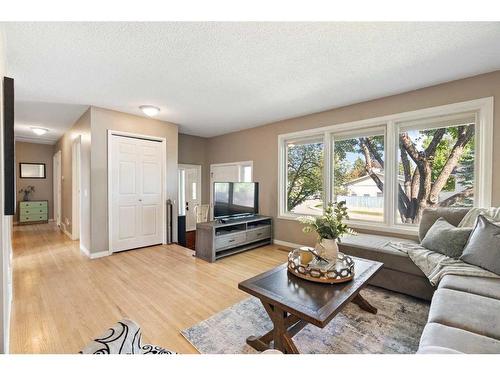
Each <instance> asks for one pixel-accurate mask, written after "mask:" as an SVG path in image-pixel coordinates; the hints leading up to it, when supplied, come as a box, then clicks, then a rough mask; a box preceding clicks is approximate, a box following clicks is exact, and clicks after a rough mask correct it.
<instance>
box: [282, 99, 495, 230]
mask: <svg viewBox="0 0 500 375" xmlns="http://www.w3.org/2000/svg"><path fill="white" fill-rule="evenodd" d="M492 111H493V100H492V99H491V98H485V99H478V100H473V101H469V102H463V103H457V104H451V105H446V106H442V107H434V108H428V109H423V110H418V111H414V112H406V113H401V114H395V115H389V116H384V117H379V118H375V119H369V120H363V121H359V122H353V123H346V124H339V125H333V126H328V127H324V128H320V129H312V130H306V131H303V132H297V133H293V134H289V135H287V134H284V135H280V136H279V139H278V142H279V147H280V154H279V155H280V156H279V163H280V165H279V176H280V177H279V194H280V199H279V207H278V208H279V217H281V218H290V219H295V218H296V217H297V216H301V215H312V216H314V215H320V214H322V213H323V208H324V207H325V205H326V204H328V203H329V202H338V201H345V202H346V206H347V209H348V215H349V221H350V225H352V226H353V227H355V228H356V227H360V228H363V227H367V228H368V227H374V228H376V229H377V230H386V231H402V232H405V233H406V232H414V231H415V230H416V228H417V225H418V224H419V222H420V218H421V215H422V212H423V210H424V209H426V208H437V207H472V206H489V205H491V185H492V182H491V173H492V147H493V145H492V135H493V120H492Z"/></svg>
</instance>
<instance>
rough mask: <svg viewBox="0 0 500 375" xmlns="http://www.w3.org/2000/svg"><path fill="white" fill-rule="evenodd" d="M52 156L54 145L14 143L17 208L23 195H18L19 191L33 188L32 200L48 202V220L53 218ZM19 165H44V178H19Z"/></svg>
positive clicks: (17, 215) (17, 218)
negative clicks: (28, 187) (30, 186)
mask: <svg viewBox="0 0 500 375" xmlns="http://www.w3.org/2000/svg"><path fill="white" fill-rule="evenodd" d="M53 155H54V145H46V144H40V143H27V142H16V164H15V170H16V194H17V195H16V200H17V203H18V205H17V207H18V208H19V201H22V199H23V196H24V194H20V193H19V189H21V188H25V187H26V186H28V185H32V186H34V187H35V192H34V193H33V194H32V195H31V199H32V200H47V201H49V219H53V218H54V190H53V178H52V167H53V165H52V164H53V163H52V157H53ZM19 163H43V164H45V178H44V179H38V178H20V172H19ZM16 220H19V209H17V211H16Z"/></svg>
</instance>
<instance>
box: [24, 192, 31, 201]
mask: <svg viewBox="0 0 500 375" xmlns="http://www.w3.org/2000/svg"><path fill="white" fill-rule="evenodd" d="M29 200H30V193H27V192H24V197H23V201H25V202H28V201H29Z"/></svg>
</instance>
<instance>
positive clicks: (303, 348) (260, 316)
mask: <svg viewBox="0 0 500 375" xmlns="http://www.w3.org/2000/svg"><path fill="white" fill-rule="evenodd" d="M361 294H362V295H363V297H365V298H366V299H367V300H368V301H369V302H370V303H371V304H372V305H373V306H375V307H377V308H378V313H377V314H376V315H373V314H370V313H368V312H366V311H363V310H361V309H360V308H359V307H358V306H356V305H354V304H352V303H350V304H348V305H347V306H346V307H345V308H344V309H343V311H342V312H340V313H339V314H338V315H337V316H336V317H335V318H333V320H332V321H331V322H330V323H329V324H328V325H327V326H326V327H325V328H323V329H320V328H317V327H315V326H313V325H312V324H309V325H307V327H306V328H304V329H303V330H302V331H300V332H299V333H298V334H297V335H296V336H295V337H294V341H295V344H296V346H297V348H298V349H299V351H300V352H301V353H309V354H314V353H319V354H329V353H337V354H343V353H344V354H361V353H372V354H379V353H389V354H397V353H401V354H408V353H415V352H416V351H417V349H418V343H419V339H420V336H421V334H422V330H423V328H424V325H425V323H426V321H427V316H428V313H429V303H428V302H425V301H422V300H419V299H416V298H412V297H409V296H406V295H403V294H398V293H394V292H390V291H387V290H385V289H381V288H375V287H366V288H365V289H363V291H362V292H361ZM271 328H272V323H271V321H270V319H269V318H268V315H267V313H266V311H265V310H264V307H263V306H262V304H261V303H260V301H259V300H258V299H256V298H254V297H251V298H248V299H245V300H243V301H241V302H239V303H237V304H235V305H233V306H231V307H229V308H227V309H225V310H223V311H221V312H219V313H217V314H215V315H213V316H212V317H210V318H208V319H207V320H204V321H202V322H200V323H198V324H196V325H194V326H192V327H190V328H187V329H185V330H183V331H181V334H182V335H183V336H184V337H185V338H186V339H187V340H188V341H189V342H190V343H191V344H192V345H193V346H194V347H195V348H196V349H197V350H198V351H199V352H200V353H203V354H216V353H217V354H224V353H227V354H240V353H257V352H256V351H255V350H254V349H253V348H251V347H250V346H249V345H247V344H246V342H245V340H246V338H247V337H248V336H251V335H262V334H264V333H266V332H267V331H269V330H271Z"/></svg>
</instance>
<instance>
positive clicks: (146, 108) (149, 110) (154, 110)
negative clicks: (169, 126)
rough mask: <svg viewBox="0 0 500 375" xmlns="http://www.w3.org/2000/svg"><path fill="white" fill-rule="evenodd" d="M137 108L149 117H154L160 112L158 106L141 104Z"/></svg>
mask: <svg viewBox="0 0 500 375" xmlns="http://www.w3.org/2000/svg"><path fill="white" fill-rule="evenodd" d="M139 108H140V109H141V111H142V112H144V113H145V114H146V116H149V117H154V116H156V115H157V114H158V113H160V108H158V107H155V106H152V105H141V106H140V107H139Z"/></svg>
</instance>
